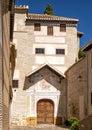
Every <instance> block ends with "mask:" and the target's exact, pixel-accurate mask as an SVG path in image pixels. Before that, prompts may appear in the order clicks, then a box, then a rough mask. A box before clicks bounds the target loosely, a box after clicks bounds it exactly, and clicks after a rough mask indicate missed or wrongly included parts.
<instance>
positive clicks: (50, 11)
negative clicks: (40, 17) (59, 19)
mask: <svg viewBox="0 0 92 130" xmlns="http://www.w3.org/2000/svg"><path fill="white" fill-rule="evenodd" d="M44 14H48V15H54V11H53V8H52V6H51V5H50V4H47V6H46V9H45V11H44Z"/></svg>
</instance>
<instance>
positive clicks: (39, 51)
mask: <svg viewBox="0 0 92 130" xmlns="http://www.w3.org/2000/svg"><path fill="white" fill-rule="evenodd" d="M44 53H45V49H44V48H36V49H35V54H44Z"/></svg>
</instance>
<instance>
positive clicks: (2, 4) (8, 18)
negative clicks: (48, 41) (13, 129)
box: [0, 0, 14, 130]
mask: <svg viewBox="0 0 92 130" xmlns="http://www.w3.org/2000/svg"><path fill="white" fill-rule="evenodd" d="M13 8H14V1H13V0H0V130H9V120H10V119H9V115H10V103H11V99H12V84H11V83H12V75H10V73H11V71H12V70H10V42H11V41H12V36H13V14H14V13H13ZM11 67H12V66H11Z"/></svg>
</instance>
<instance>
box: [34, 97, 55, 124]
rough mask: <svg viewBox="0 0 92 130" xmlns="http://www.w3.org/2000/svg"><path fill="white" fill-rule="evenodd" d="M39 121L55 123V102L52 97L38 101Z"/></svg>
mask: <svg viewBox="0 0 92 130" xmlns="http://www.w3.org/2000/svg"><path fill="white" fill-rule="evenodd" d="M37 123H43V124H47V123H54V103H53V101H52V100H50V99H41V100H39V101H38V102H37Z"/></svg>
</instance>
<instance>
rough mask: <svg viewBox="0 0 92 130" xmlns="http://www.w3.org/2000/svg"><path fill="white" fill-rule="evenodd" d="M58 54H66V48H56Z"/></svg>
mask: <svg viewBox="0 0 92 130" xmlns="http://www.w3.org/2000/svg"><path fill="white" fill-rule="evenodd" d="M56 54H63V55H64V54H65V49H56Z"/></svg>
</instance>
